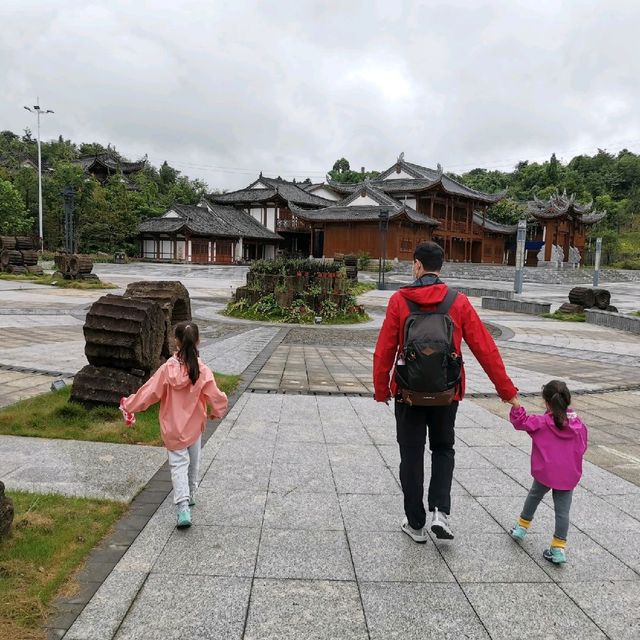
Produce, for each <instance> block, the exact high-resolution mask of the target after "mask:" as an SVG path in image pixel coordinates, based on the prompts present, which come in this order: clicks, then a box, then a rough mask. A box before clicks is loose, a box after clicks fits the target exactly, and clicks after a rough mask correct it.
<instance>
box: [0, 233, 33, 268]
mask: <svg viewBox="0 0 640 640" xmlns="http://www.w3.org/2000/svg"><path fill="white" fill-rule="evenodd" d="M0 269H1V270H2V271H6V272H8V273H13V274H15V275H25V274H27V273H33V274H36V275H42V273H43V271H42V267H40V266H38V252H37V251H36V250H35V248H34V244H33V238H30V237H29V236H0Z"/></svg>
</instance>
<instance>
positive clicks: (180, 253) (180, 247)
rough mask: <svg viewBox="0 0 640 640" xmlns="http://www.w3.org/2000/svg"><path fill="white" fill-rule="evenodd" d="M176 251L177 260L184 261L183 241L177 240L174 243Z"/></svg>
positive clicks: (184, 248) (184, 249)
mask: <svg viewBox="0 0 640 640" xmlns="http://www.w3.org/2000/svg"><path fill="white" fill-rule="evenodd" d="M176 245H177V251H178V260H184V254H185V251H186V247H185V243H184V240H178V241H177V242H176Z"/></svg>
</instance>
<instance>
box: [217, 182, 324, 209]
mask: <svg viewBox="0 0 640 640" xmlns="http://www.w3.org/2000/svg"><path fill="white" fill-rule="evenodd" d="M258 181H259V182H262V183H263V184H265V185H268V186H269V187H270V188H268V189H248V188H247V189H239V190H238V191H231V192H229V193H224V194H222V195H210V196H208V199H209V200H210V201H211V202H219V203H222V204H249V203H251V202H269V201H270V200H274V199H275V200H282V201H285V202H286V201H289V202H295V203H296V204H299V205H302V206H308V207H326V206H327V205H328V204H330V203H331V200H326V199H325V198H320V197H318V196H314V195H313V194H311V193H307V192H306V191H305V190H304V189H303V188H302V187H301V186H300V185H301V184H304V183H300V184H298V183H294V182H289V181H288V180H282V179H281V178H265V177H264V176H262V175H261V176H260V177H259V178H258V180H256V182H258ZM252 184H255V182H254V183H252Z"/></svg>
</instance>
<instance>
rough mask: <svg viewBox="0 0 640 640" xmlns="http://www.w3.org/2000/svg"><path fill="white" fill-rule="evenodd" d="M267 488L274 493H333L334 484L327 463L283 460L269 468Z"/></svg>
mask: <svg viewBox="0 0 640 640" xmlns="http://www.w3.org/2000/svg"><path fill="white" fill-rule="evenodd" d="M269 489H270V490H271V491H273V492H274V493H289V492H294V491H295V492H298V493H334V492H335V484H334V482H333V476H332V475H331V468H330V466H329V464H328V463H326V464H322V463H319V464H304V463H303V464H294V463H290V462H285V463H282V464H274V465H273V467H272V468H271V478H270V480H269Z"/></svg>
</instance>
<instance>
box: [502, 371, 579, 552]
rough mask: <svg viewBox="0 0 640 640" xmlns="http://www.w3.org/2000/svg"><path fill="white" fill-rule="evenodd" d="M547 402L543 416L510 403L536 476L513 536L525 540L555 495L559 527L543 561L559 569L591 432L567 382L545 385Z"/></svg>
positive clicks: (557, 525)
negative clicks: (548, 496) (528, 445)
mask: <svg viewBox="0 0 640 640" xmlns="http://www.w3.org/2000/svg"><path fill="white" fill-rule="evenodd" d="M542 397H543V399H544V401H545V403H546V405H547V411H546V412H545V413H544V414H542V415H531V416H530V415H527V412H526V411H525V409H524V407H523V406H522V405H521V404H520V402H519V401H518V398H517V397H516V398H513V399H512V400H510V401H509V404H511V412H510V414H509V419H510V420H511V424H513V426H514V427H515V428H516V429H518V430H520V431H526V432H527V433H528V434H529V435H530V436H531V440H532V443H531V475H532V476H533V485H532V487H531V490H530V491H529V495H528V496H527V499H526V500H525V503H524V507H523V509H522V513H521V514H520V518H519V519H518V522H517V524H516V525H515V526H514V527H513V529H511V536H512V537H513V538H515V539H516V540H522V539H524V537H525V535H526V533H527V531H528V529H529V526H530V525H531V521H532V520H533V516H534V515H535V512H536V509H537V508H538V505H539V504H540V501H541V500H542V498H543V497H544V496H545V494H546V493H547V492H548V491H549V490H552V492H553V506H554V510H555V519H556V525H555V531H554V535H553V539H552V540H551V545H550V547H549V548H548V549H546V550H545V551H544V552H543V556H544V557H545V559H546V560H549V561H550V562H553V563H554V564H563V563H564V562H566V556H565V548H566V546H567V533H568V531H569V510H570V508H571V500H572V498H573V490H574V489H575V487H576V485H577V484H578V482H580V478H581V477H582V458H583V457H584V454H585V451H586V450H587V427H586V426H585V425H584V423H583V422H582V420H580V418H579V417H578V415H577V414H576V413H575V411H573V410H572V409H571V408H570V404H571V393H570V392H569V389H568V388H567V385H566V384H565V383H564V382H562V381H561V380H551V382H548V383H547V384H545V385H544V387H542Z"/></svg>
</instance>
